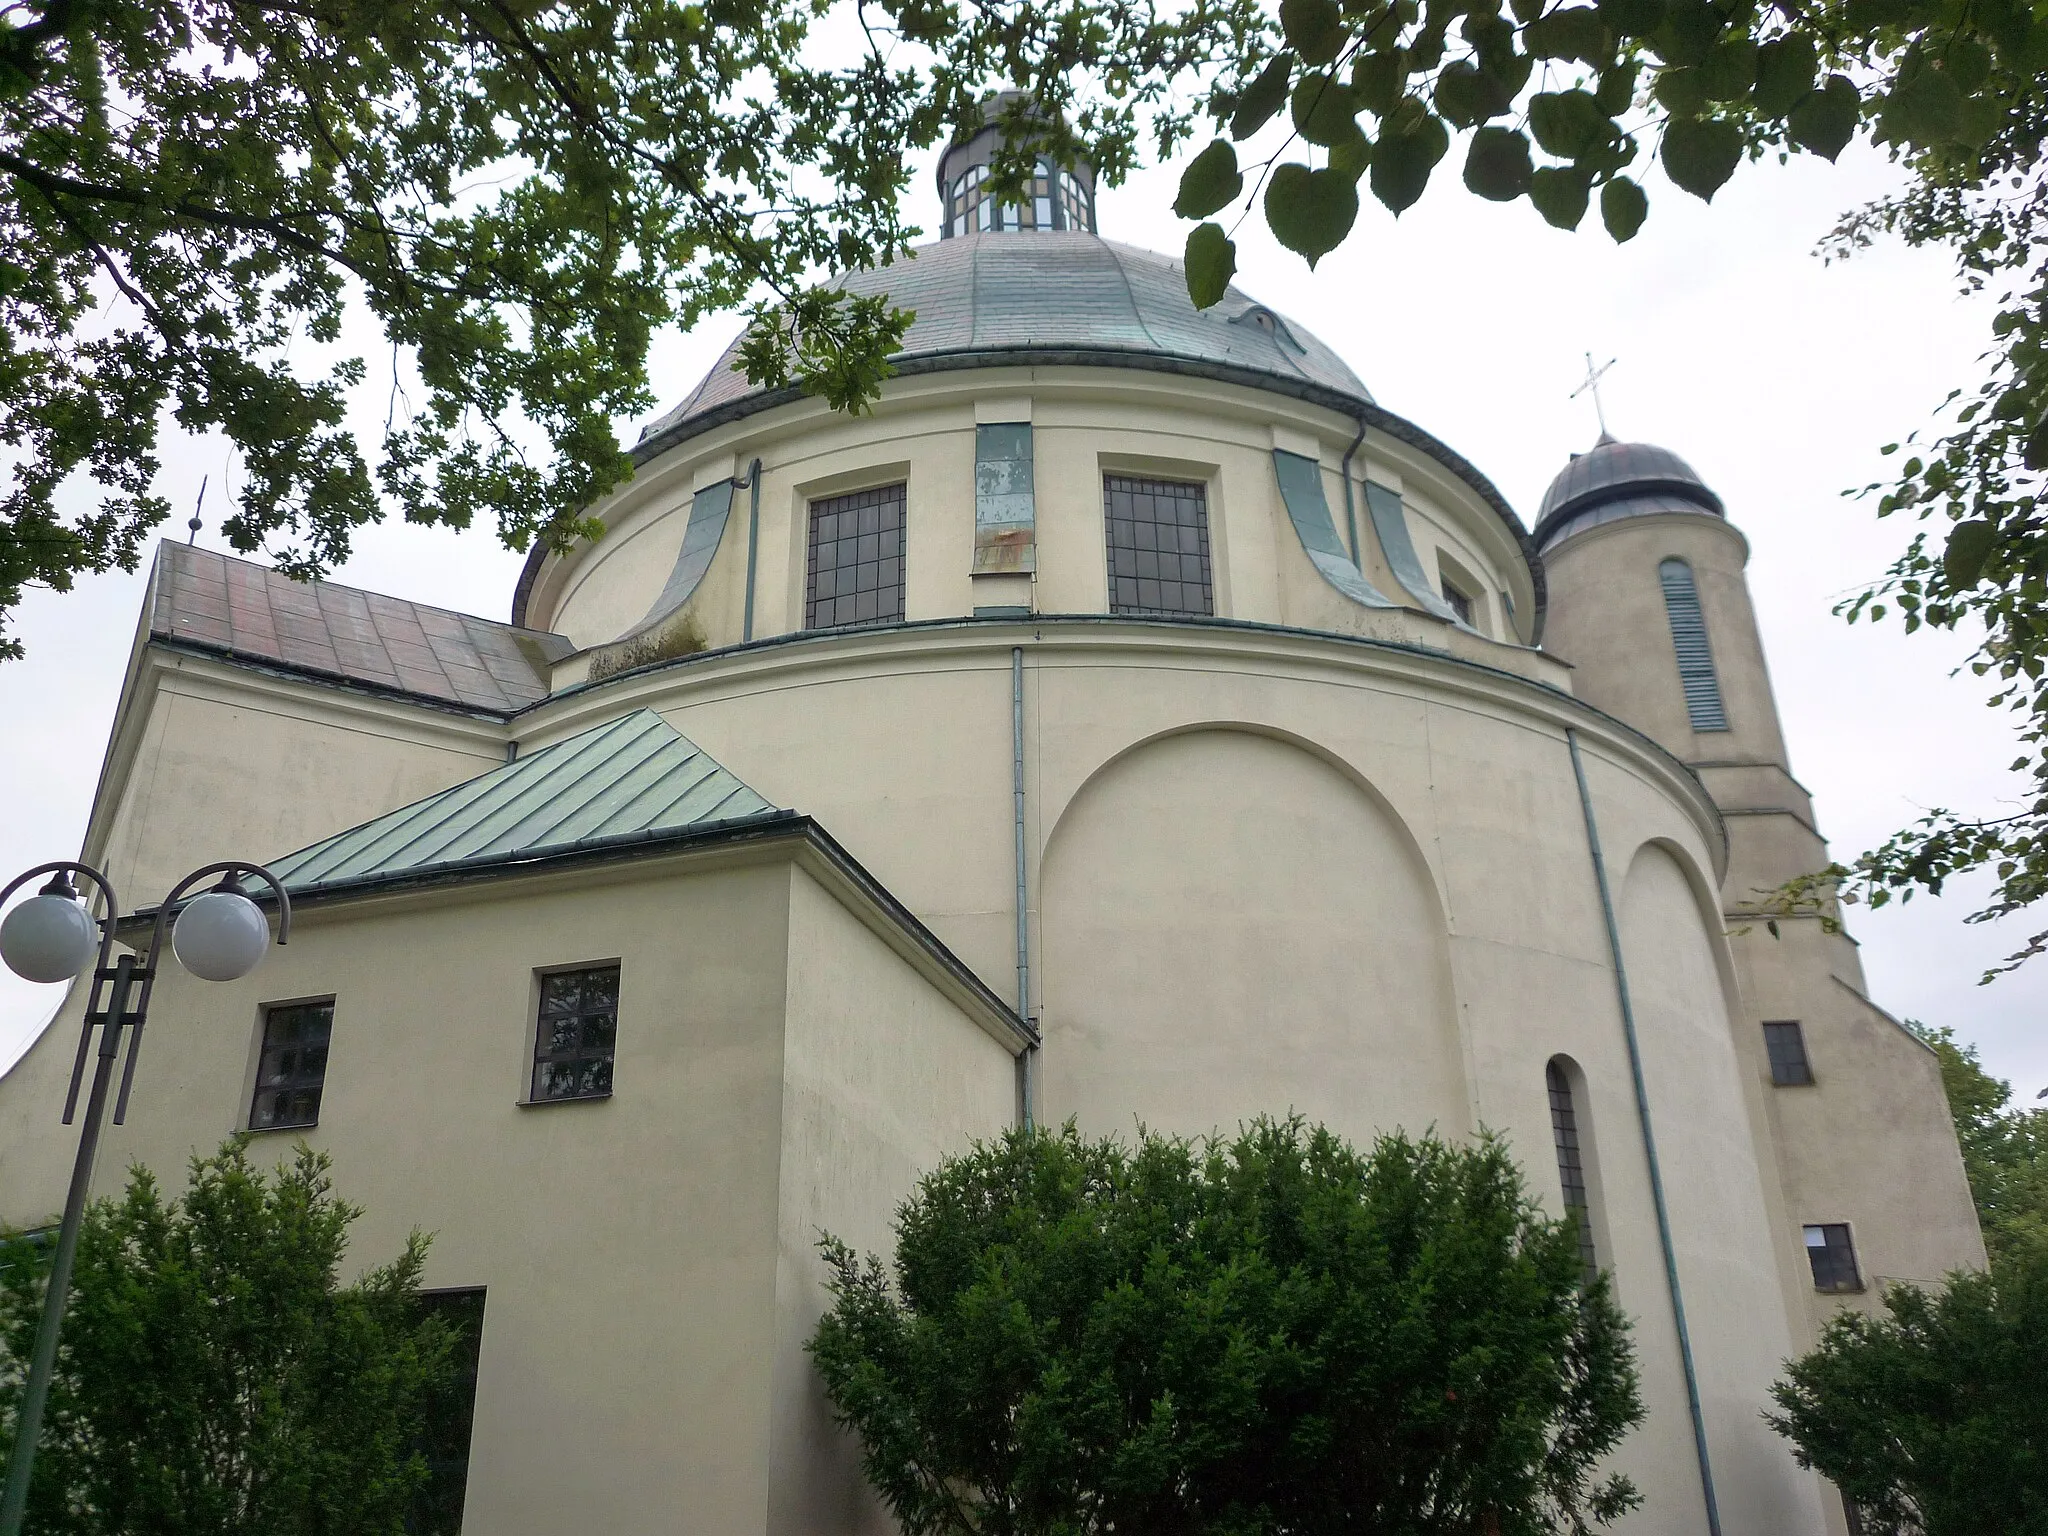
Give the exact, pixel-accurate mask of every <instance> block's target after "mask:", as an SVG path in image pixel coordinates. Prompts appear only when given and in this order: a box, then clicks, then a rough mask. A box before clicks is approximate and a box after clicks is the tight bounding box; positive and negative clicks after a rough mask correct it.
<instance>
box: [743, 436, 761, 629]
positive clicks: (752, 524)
mask: <svg viewBox="0 0 2048 1536" xmlns="http://www.w3.org/2000/svg"><path fill="white" fill-rule="evenodd" d="M747 487H748V495H747V611H746V616H745V617H744V618H743V619H742V620H741V621H740V642H741V644H745V643H746V642H747V641H749V640H751V639H753V638H754V551H755V549H756V548H757V547H758V546H759V544H760V542H761V461H760V460H759V459H756V460H754V462H753V463H752V464H750V465H748V466H747Z"/></svg>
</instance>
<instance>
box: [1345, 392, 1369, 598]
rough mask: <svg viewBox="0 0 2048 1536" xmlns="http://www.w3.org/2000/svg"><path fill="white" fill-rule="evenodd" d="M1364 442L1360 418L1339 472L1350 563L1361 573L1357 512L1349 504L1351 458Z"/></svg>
mask: <svg viewBox="0 0 2048 1536" xmlns="http://www.w3.org/2000/svg"><path fill="white" fill-rule="evenodd" d="M1364 441H1365V418H1364V417H1363V416H1361V417H1359V418H1358V436H1356V437H1354V438H1353V439H1351V446H1350V447H1349V448H1346V449H1345V450H1344V467H1343V470H1342V471H1341V473H1342V474H1343V476H1344V531H1345V532H1346V533H1347V534H1349V535H1350V536H1351V563H1352V564H1353V565H1355V566H1357V567H1358V569H1359V571H1360V572H1361V573H1363V572H1364V570H1365V561H1364V559H1363V558H1361V557H1360V555H1359V553H1358V511H1357V509H1356V508H1355V507H1354V506H1353V505H1352V503H1351V456H1352V455H1353V454H1354V453H1356V452H1358V445H1359V444H1360V443H1362V442H1364Z"/></svg>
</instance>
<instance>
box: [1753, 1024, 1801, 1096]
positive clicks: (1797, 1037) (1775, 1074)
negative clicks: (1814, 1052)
mask: <svg viewBox="0 0 2048 1536" xmlns="http://www.w3.org/2000/svg"><path fill="white" fill-rule="evenodd" d="M1773 1030H1780V1031H1783V1030H1790V1031H1791V1035H1790V1039H1791V1040H1792V1042H1793V1044H1794V1045H1795V1046H1797V1048H1798V1061H1797V1063H1796V1069H1797V1071H1798V1074H1799V1075H1798V1076H1796V1077H1790V1076H1785V1075H1784V1074H1783V1073H1781V1072H1780V1070H1779V1068H1780V1065H1781V1058H1782V1065H1783V1066H1784V1067H1785V1069H1786V1071H1791V1070H1793V1068H1794V1065H1795V1064H1794V1063H1793V1061H1792V1059H1791V1057H1790V1055H1789V1054H1787V1053H1781V1052H1780V1051H1778V1050H1777V1049H1776V1048H1775V1047H1776V1044H1777V1042H1778V1041H1779V1040H1780V1039H1783V1038H1786V1037H1785V1036H1783V1035H1782V1034H1780V1035H1773V1034H1772V1033H1771V1032H1772V1031H1773ZM1763 1033H1764V1060H1765V1061H1766V1062H1767V1063H1768V1064H1769V1066H1770V1069H1771V1086H1772V1087H1773V1088H1811V1087H1812V1086H1813V1057H1812V1056H1811V1055H1810V1054H1809V1053H1808V1052H1807V1049H1806V1027H1805V1025H1803V1024H1802V1023H1800V1021H1799V1020H1797V1019H1765V1020H1763Z"/></svg>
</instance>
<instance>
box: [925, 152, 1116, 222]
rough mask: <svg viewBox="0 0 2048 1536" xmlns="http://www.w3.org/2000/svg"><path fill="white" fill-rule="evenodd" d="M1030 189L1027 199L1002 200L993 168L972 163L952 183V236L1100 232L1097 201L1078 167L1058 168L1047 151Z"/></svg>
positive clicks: (949, 207)
mask: <svg viewBox="0 0 2048 1536" xmlns="http://www.w3.org/2000/svg"><path fill="white" fill-rule="evenodd" d="M1026 191H1027V194H1028V195H1027V196H1026V198H1025V200H1024V201H1023V202H1021V203H1016V202H998V201H997V200H996V198H995V196H994V195H993V192H992V191H991V189H990V187H989V168H988V166H987V165H986V164H982V165H970V166H968V167H967V169H965V170H964V171H962V172H961V173H960V174H959V175H958V176H955V177H954V178H953V179H952V181H951V182H950V183H949V184H948V185H947V187H946V234H947V236H948V237H949V238H950V237H953V236H957V235H973V234H980V233H982V232H983V231H989V232H993V233H1011V234H1014V233H1019V232H1021V231H1025V230H1043V229H1074V230H1085V231H1087V232H1089V233H1091V234H1092V233H1093V232H1094V230H1095V210H1094V205H1093V202H1092V200H1091V199H1090V197H1089V195H1088V189H1087V188H1086V187H1085V186H1084V185H1082V183H1081V179H1080V178H1079V177H1077V176H1076V175H1074V173H1073V172H1072V171H1067V170H1061V169H1058V168H1057V167H1055V166H1054V165H1053V163H1052V161H1050V160H1048V159H1046V158H1045V157H1044V156H1042V155H1041V156H1040V157H1039V160H1038V165H1037V168H1036V172H1035V174H1034V175H1033V176H1032V178H1031V180H1030V182H1029V183H1028V184H1027V186H1026Z"/></svg>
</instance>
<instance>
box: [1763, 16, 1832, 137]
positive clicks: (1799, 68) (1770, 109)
mask: <svg viewBox="0 0 2048 1536" xmlns="http://www.w3.org/2000/svg"><path fill="white" fill-rule="evenodd" d="M1819 70H1820V58H1819V54H1818V53H1817V52H1816V51H1815V49H1814V46H1813V39H1812V38H1810V37H1808V36H1807V35H1806V34H1805V33H1804V32H1789V33H1787V34H1786V35H1785V36H1783V37H1778V38H1773V39H1772V40H1771V41H1770V42H1768V43H1765V44H1764V45H1763V46H1762V47H1761V48H1759V49H1757V51H1756V92H1755V98H1754V99H1755V101H1756V109H1757V111H1759V112H1761V113H1763V114H1764V115H1765V116H1766V117H1783V116H1784V115H1785V114H1786V113H1787V112H1790V111H1791V110H1792V109H1793V108H1794V107H1796V106H1798V105H1799V103H1800V101H1801V100H1802V99H1803V98H1804V97H1805V95H1806V93H1807V92H1808V91H1810V90H1812V89H1813V82H1814V77H1815V76H1816V75H1817V74H1818V73H1819Z"/></svg>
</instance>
